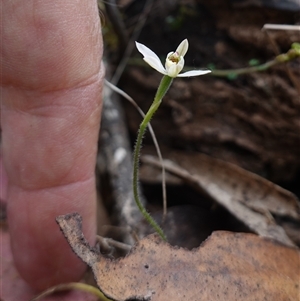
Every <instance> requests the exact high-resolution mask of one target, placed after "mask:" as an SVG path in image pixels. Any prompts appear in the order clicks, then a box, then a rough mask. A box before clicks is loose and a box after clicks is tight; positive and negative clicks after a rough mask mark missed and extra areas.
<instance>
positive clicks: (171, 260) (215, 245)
mask: <svg viewBox="0 0 300 301" xmlns="http://www.w3.org/2000/svg"><path fill="white" fill-rule="evenodd" d="M57 222H58V224H59V225H60V227H61V229H62V231H63V233H64V235H65V237H66V238H67V240H68V242H69V244H70V245H71V247H72V249H73V250H74V252H75V253H76V254H77V255H78V256H79V257H80V258H81V259H82V260H83V261H84V262H85V263H87V264H88V265H89V266H90V267H91V268H92V270H93V272H94V275H95V278H96V281H97V284H98V286H99V288H100V289H101V290H102V292H103V293H104V294H105V295H106V296H107V297H109V298H111V299H113V300H117V301H125V300H131V299H138V300H152V301H166V300H172V301H182V300H189V301H202V300H203V301H204V300H205V301H207V300H210V301H216V300H218V301H219V300H230V301H235V300H236V301H237V300H239V301H240V300H243V301H254V300H265V301H274V300H276V301H296V300H299V296H300V290H299V270H300V254H299V251H298V250H297V249H294V248H289V247H286V246H284V245H281V244H279V243H276V242H274V241H271V240H268V239H264V238H260V237H258V236H256V235H253V234H239V233H230V232H223V231H218V232H214V233H213V234H212V235H211V236H210V237H209V238H208V239H207V240H206V241H205V242H204V243H203V244H202V245H201V246H200V247H199V248H197V249H194V250H192V251H188V250H186V249H182V248H177V247H172V246H170V245H169V244H168V243H165V242H163V241H161V239H160V238H158V237H157V236H156V235H150V236H148V237H146V238H144V239H143V240H141V241H140V242H139V243H138V244H137V245H136V246H135V247H134V248H133V250H132V251H131V252H130V253H129V255H127V256H126V257H125V258H122V259H118V260H110V259H106V258H104V257H102V256H101V255H100V254H98V252H97V251H96V250H95V249H93V248H91V247H90V246H89V245H88V243H87V241H86V240H85V238H84V237H83V234H82V231H81V217H80V216H79V215H78V214H77V213H73V214H68V215H65V216H59V217H57Z"/></svg>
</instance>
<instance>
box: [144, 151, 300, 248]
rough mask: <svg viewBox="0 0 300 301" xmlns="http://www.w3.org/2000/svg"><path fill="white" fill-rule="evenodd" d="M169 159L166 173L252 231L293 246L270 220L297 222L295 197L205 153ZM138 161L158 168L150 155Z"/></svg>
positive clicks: (178, 154) (174, 154)
mask: <svg viewBox="0 0 300 301" xmlns="http://www.w3.org/2000/svg"><path fill="white" fill-rule="evenodd" d="M168 158H169V159H168V160H164V166H165V169H166V171H167V172H168V173H170V174H172V175H176V176H177V177H179V178H180V179H182V180H183V181H185V182H186V183H189V184H190V185H193V186H194V187H195V186H196V188H198V190H200V191H201V193H203V194H205V195H208V196H209V197H210V198H211V199H213V200H214V201H215V202H217V203H218V204H220V205H221V206H223V207H224V208H226V209H227V210H228V211H229V212H230V213H231V214H232V215H233V216H235V217H236V218H237V219H238V220H240V221H241V222H243V223H244V224H245V225H246V226H247V227H249V229H250V230H251V231H253V232H254V233H257V234H259V235H260V236H263V237H269V238H273V239H276V240H277V241H279V242H282V243H284V244H286V245H290V246H294V245H295V244H294V242H293V241H292V240H291V239H290V238H289V237H288V235H287V234H286V232H285V230H284V229H283V228H282V227H281V226H280V225H278V224H277V223H276V221H275V219H274V218H273V215H277V216H283V217H288V218H290V219H292V220H294V221H295V222H298V223H299V222H300V215H299V212H300V207H299V200H298V199H297V197H296V196H295V195H294V194H292V193H291V192H289V191H287V190H285V189H283V188H281V187H280V186H278V185H276V184H274V183H272V182H270V181H268V180H266V179H264V178H262V177H260V176H259V175H257V174H254V173H252V172H249V171H247V170H245V169H243V168H241V167H239V166H236V165H234V164H231V163H227V162H225V161H222V160H219V159H215V158H212V157H209V156H206V155H204V154H199V153H197V154H193V156H191V155H190V154H186V153H183V152H178V151H173V152H172V151H170V152H168ZM191 158H192V160H191ZM141 161H142V162H143V163H147V164H148V165H154V166H156V167H160V163H159V161H158V160H157V159H156V158H155V157H153V156H150V155H147V156H142V158H141ZM151 176H152V177H153V174H151Z"/></svg>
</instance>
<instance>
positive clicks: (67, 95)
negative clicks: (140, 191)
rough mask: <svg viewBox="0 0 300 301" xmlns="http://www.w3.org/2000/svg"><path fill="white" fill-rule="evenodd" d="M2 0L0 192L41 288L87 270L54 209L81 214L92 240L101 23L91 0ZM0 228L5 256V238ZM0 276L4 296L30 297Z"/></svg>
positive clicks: (25, 264)
mask: <svg viewBox="0 0 300 301" xmlns="http://www.w3.org/2000/svg"><path fill="white" fill-rule="evenodd" d="M1 5H2V14H1V15H2V16H1V18H2V37H1V52H0V55H1V61H2V66H1V69H2V79H1V91H2V92H1V94H2V95H1V97H2V104H1V128H2V151H1V152H2V155H3V156H2V161H1V162H3V164H1V165H2V173H1V174H2V177H1V179H2V182H1V183H0V184H1V188H2V189H1V194H2V195H1V199H3V198H5V199H6V200H7V213H8V225H9V234H10V240H11V249H12V254H13V260H14V264H15V266H16V267H17V269H18V272H19V274H20V275H21V276H22V278H23V279H25V280H26V282H27V283H28V284H29V285H30V286H31V287H32V288H33V289H35V290H39V291H40V290H44V289H45V288H48V287H51V286H53V285H56V284H58V283H65V282H70V281H77V280H79V279H80V277H81V276H82V274H83V272H84V270H85V265H84V264H83V263H82V262H81V261H80V260H79V259H78V258H77V257H76V256H75V255H74V254H73V253H72V251H71V249H70V247H69V245H68V244H67V242H66V240H65V239H64V237H63V235H62V233H61V232H60V230H59V227H58V225H57V224H56V222H55V217H56V216H58V215H61V214H66V213H70V212H74V211H76V212H78V213H80V215H81V216H82V217H83V232H84V235H85V237H87V238H88V240H89V242H90V243H91V244H93V243H94V238H95V233H96V190H95V177H94V169H95V160H96V152H97V139H98V132H99V123H100V114H101V89H102V83H103V73H104V72H103V67H102V64H101V57H102V39H101V28H100V21H99V17H98V9H97V2H96V1H95V0H94V1H90V0H79V1H73V0H64V1H60V0H51V1H50V0H35V1H34V0H27V1H23V0H14V1H11V0H3V1H2V3H1ZM6 178H7V185H6V184H5V182H6V180H5V179H6ZM1 232H2V233H1V234H2V235H3V236H2V237H3V238H4V239H3V240H2V243H3V246H2V248H3V249H4V250H6V251H5V252H6V253H5V252H4V253H3V254H2V256H4V258H2V259H1V260H2V261H5V260H8V259H9V258H10V255H9V252H10V248H9V247H7V246H6V245H5V243H8V241H9V240H8V239H7V237H6V236H5V234H4V233H3V231H1ZM1 274H2V275H1V276H2V278H1V282H2V292H1V298H2V299H3V300H4V301H14V300H18V301H19V300H26V298H27V297H25V296H29V295H30V294H31V293H28V292H29V291H30V290H29V288H28V287H26V285H25V284H22V285H21V286H18V287H16V286H14V284H13V283H12V279H11V278H10V279H8V278H9V277H8V275H9V273H7V271H6V270H4V268H3V267H2V271H1ZM20 290H21V291H20ZM22 290H23V292H22ZM25 291H26V293H25ZM16 296H22V298H21V299H18V297H16ZM59 300H62V299H61V298H60V299H59ZM72 300H74V299H72Z"/></svg>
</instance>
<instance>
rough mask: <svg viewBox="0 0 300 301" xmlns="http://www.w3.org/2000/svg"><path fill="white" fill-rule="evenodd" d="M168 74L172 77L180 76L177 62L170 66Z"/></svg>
mask: <svg viewBox="0 0 300 301" xmlns="http://www.w3.org/2000/svg"><path fill="white" fill-rule="evenodd" d="M167 75H168V76H170V77H177V76H178V72H177V65H176V64H172V65H170V66H169V67H168V69H167Z"/></svg>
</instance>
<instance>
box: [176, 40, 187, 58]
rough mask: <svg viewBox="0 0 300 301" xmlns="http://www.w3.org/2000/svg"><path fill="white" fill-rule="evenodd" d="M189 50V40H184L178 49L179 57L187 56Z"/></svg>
mask: <svg viewBox="0 0 300 301" xmlns="http://www.w3.org/2000/svg"><path fill="white" fill-rule="evenodd" d="M188 49H189V42H188V40H187V39H184V40H183V41H182V42H181V43H180V44H179V46H178V47H177V49H176V52H177V53H178V55H179V56H185V54H186V53H187V51H188Z"/></svg>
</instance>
